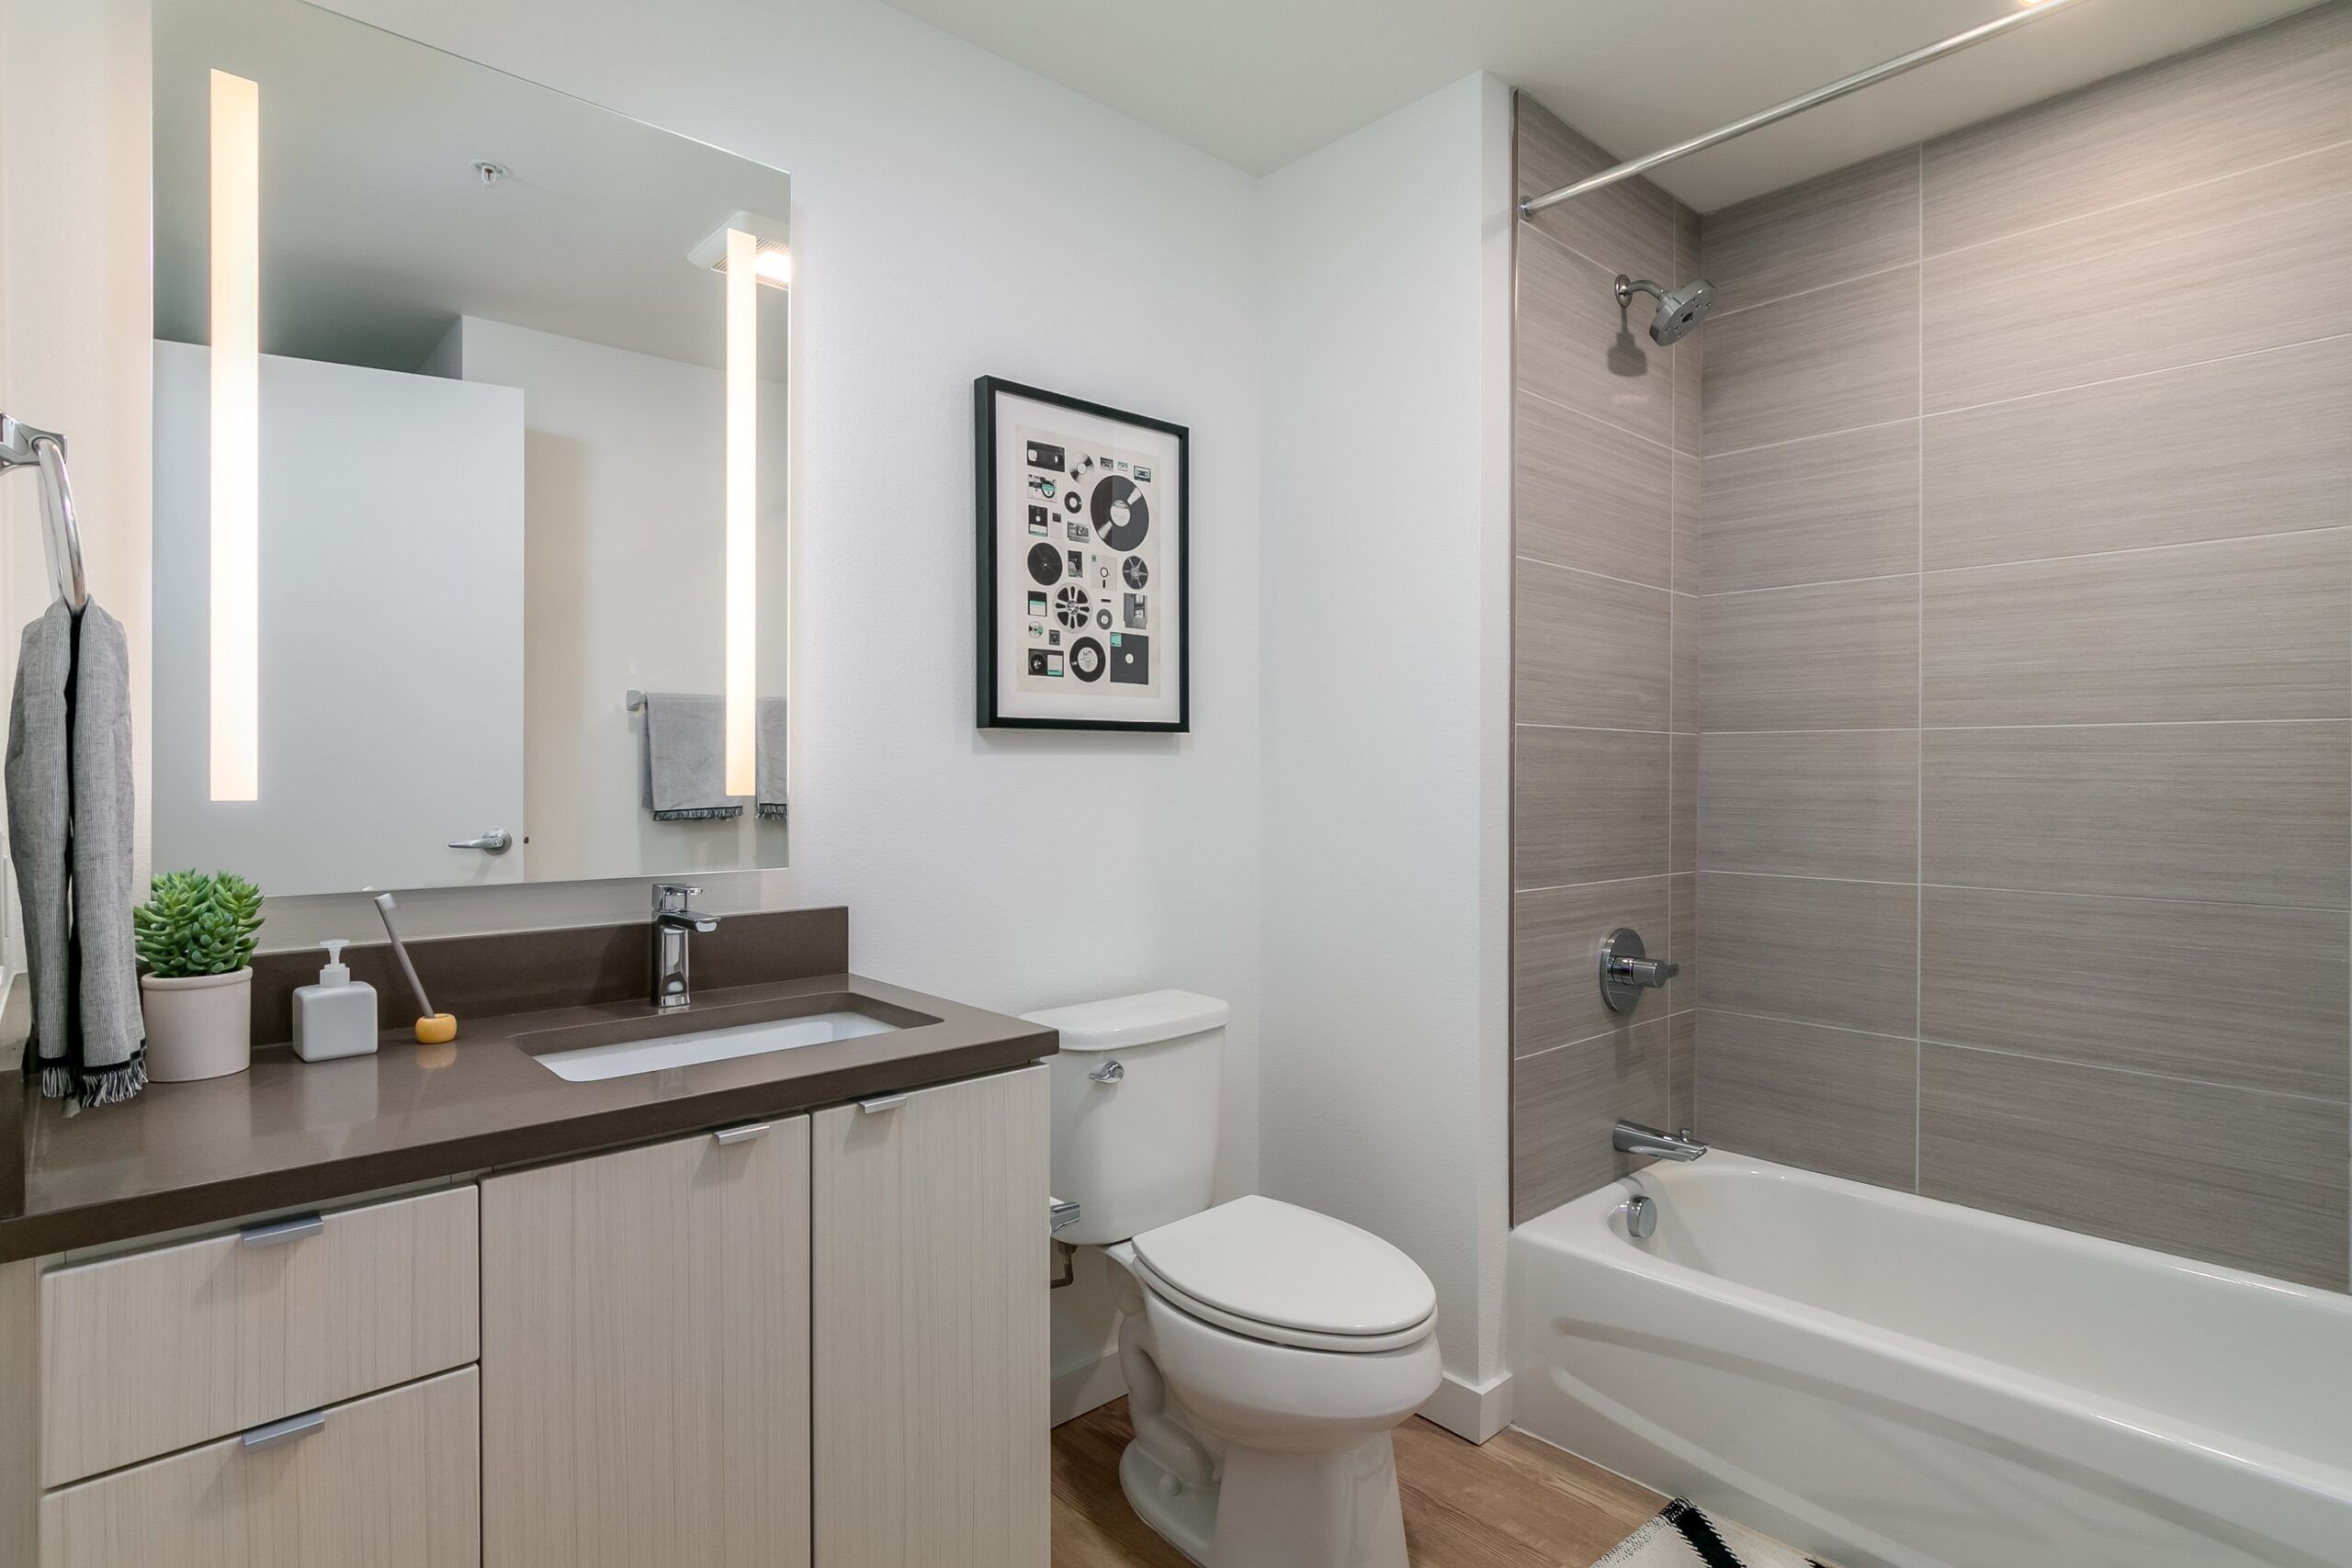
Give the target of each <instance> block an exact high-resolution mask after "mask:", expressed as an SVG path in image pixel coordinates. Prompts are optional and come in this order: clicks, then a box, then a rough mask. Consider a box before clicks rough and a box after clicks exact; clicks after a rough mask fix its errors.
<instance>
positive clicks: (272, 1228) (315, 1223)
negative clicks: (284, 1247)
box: [237, 1214, 327, 1247]
mask: <svg viewBox="0 0 2352 1568" xmlns="http://www.w3.org/2000/svg"><path fill="white" fill-rule="evenodd" d="M326 1228H327V1223H326V1221H325V1220H323V1219H322V1218H320V1217H319V1216H318V1215H316V1214H288V1216H287V1217H286V1218H284V1219H282V1220H271V1221H268V1222H266V1224H258V1225H247V1226H246V1227H245V1228H244V1229H243V1230H241V1231H239V1232H238V1233H237V1245H238V1246H240V1247H276V1246H277V1244H278V1243H280V1242H284V1241H300V1240H301V1239H302V1238H303V1237H304V1236H306V1235H318V1234H319V1233H320V1232H321V1231H322V1230H324V1229H326Z"/></svg>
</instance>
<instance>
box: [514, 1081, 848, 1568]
mask: <svg viewBox="0 0 2352 1568" xmlns="http://www.w3.org/2000/svg"><path fill="white" fill-rule="evenodd" d="M481 1202H482V1232H481V1239H482V1295H481V1304H482V1383H483V1387H482V1448H483V1461H484V1466H483V1476H482V1496H483V1507H482V1557H483V1561H484V1562H485V1563H487V1564H488V1565H489V1568H647V1565H650V1564H663V1563H673V1562H674V1563H679V1564H682V1565H683V1564H688V1563H692V1564H696V1565H708V1568H752V1565H754V1564H772V1565H774V1568H802V1565H805V1564H806V1563H807V1562H809V1119H808V1118H807V1117H805V1116H794V1117H789V1118H785V1119H781V1120H779V1121H776V1122H774V1123H772V1124H767V1125H765V1126H764V1127H763V1128H760V1129H758V1130H753V1129H752V1128H736V1129H731V1130H724V1131H722V1132H720V1133H718V1134H711V1133H702V1134H695V1136H693V1137H690V1138H680V1139H676V1140H674V1141H673V1142H670V1143H665V1144H656V1145H651V1146H650V1147H647V1148H637V1149H623V1150H621V1151H620V1152H619V1153H617V1154H609V1155H597V1156H591V1157H589V1158H586V1159H576V1160H571V1161H568V1162H566V1163H564V1164H561V1165H552V1166H543V1167H541V1168H537V1169H536V1170H526V1171H518V1172H516V1173H515V1174H513V1175H510V1176H492V1177H489V1178H486V1179H484V1180H483V1182H482V1184H481Z"/></svg>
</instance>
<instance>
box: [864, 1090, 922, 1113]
mask: <svg viewBox="0 0 2352 1568" xmlns="http://www.w3.org/2000/svg"><path fill="white" fill-rule="evenodd" d="M911 1098H912V1097H911V1096H910V1095H904V1094H886V1095H883V1096H881V1097H880V1098H879V1099H876V1100H859V1101H858V1102H857V1108H858V1109H859V1110H860V1111H865V1113H866V1114H867V1115H868V1116H871V1115H873V1114H875V1113H876V1111H896V1110H897V1109H899V1107H900V1106H901V1105H904V1104H905V1103H906V1102H907V1101H908V1100H910V1099H911Z"/></svg>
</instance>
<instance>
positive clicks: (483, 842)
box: [449, 828, 515, 855]
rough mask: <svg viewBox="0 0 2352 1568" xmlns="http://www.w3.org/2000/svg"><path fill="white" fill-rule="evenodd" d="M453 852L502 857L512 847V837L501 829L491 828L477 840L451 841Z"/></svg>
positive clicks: (513, 840) (513, 843)
mask: <svg viewBox="0 0 2352 1568" xmlns="http://www.w3.org/2000/svg"><path fill="white" fill-rule="evenodd" d="M449 847H450V848H451V849H453V850H480V851H481V852H482V853H484V854H486V855H503V854H504V853H505V852H507V851H509V850H511V849H513V848H514V847H515V835H514V834H512V833H510V832H508V831H507V830H506V829H503V828H492V829H491V830H490V831H489V832H487V833H484V834H483V835H482V836H481V838H479V839H452V840H449Z"/></svg>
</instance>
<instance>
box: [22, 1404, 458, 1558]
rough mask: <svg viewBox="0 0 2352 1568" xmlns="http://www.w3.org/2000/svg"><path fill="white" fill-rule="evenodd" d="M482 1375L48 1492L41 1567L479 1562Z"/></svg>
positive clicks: (345, 1407)
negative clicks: (303, 1426)
mask: <svg viewBox="0 0 2352 1568" xmlns="http://www.w3.org/2000/svg"><path fill="white" fill-rule="evenodd" d="M479 1382H480V1378H479V1374H477V1373H476V1372H475V1371H474V1369H473V1368H471V1367H468V1368H465V1369H464V1370H463V1371H455V1372H450V1373H447V1374H446V1375H445V1376H442V1377H437V1378H434V1379H431V1380H430V1381H428V1382H419V1383H411V1384H410V1385H409V1386H408V1387H406V1388H400V1389H394V1390H393V1391H392V1392H391V1393H379V1394H371V1395H369V1396H368V1398H365V1399H358V1400H354V1401H352V1402H351V1403H350V1404H338V1405H334V1406H332V1407H331V1408H329V1409H326V1410H323V1411H321V1412H319V1413H318V1415H317V1416H315V1417H313V1419H314V1420H315V1422H316V1424H315V1425H308V1424H306V1427H307V1429H301V1430H297V1431H295V1432H292V1433H278V1434H273V1433H272V1432H270V1431H269V1429H268V1428H266V1427H265V1428H263V1429H262V1430H260V1431H258V1432H252V1433H245V1434H242V1435H240V1436H238V1437H234V1438H226V1439H224V1440H222V1441H220V1442H217V1443H207V1444H205V1445H204V1446H203V1447H201V1448H196V1449H190V1450H187V1452H186V1453H177V1454H174V1455H172V1456H171V1457H170V1458H169V1459H159V1460H156V1461H153V1463H149V1464H142V1465H137V1466H134V1467H132V1468H131V1469H130V1470H122V1471H117V1472H115V1473H114V1474H112V1475H102V1476H100V1477H98V1478H97V1479H96V1480H95V1481H85V1482H83V1483H81V1484H80V1485H78V1486H68V1487H66V1488H64V1489H63V1490H62V1491H58V1492H52V1493H51V1494H49V1495H47V1496H46V1497H43V1498H42V1499H41V1500H40V1563H41V1568H152V1565H153V1564H156V1563H168V1564H171V1565H172V1568H248V1565H249V1564H259V1563H282V1564H286V1565H288V1568H295V1565H298V1564H299V1565H300V1568H346V1565H356V1564H360V1563H380V1564H384V1565H386V1568H394V1565H397V1568H475V1564H477V1563H479V1562H481V1422H480V1418H479V1416H478V1412H479V1409H480V1391H479V1386H478V1385H479Z"/></svg>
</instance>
